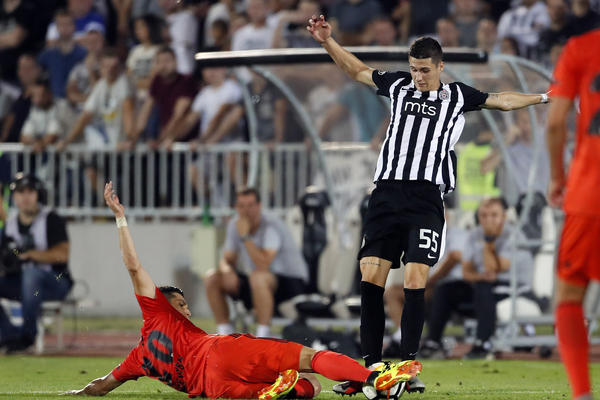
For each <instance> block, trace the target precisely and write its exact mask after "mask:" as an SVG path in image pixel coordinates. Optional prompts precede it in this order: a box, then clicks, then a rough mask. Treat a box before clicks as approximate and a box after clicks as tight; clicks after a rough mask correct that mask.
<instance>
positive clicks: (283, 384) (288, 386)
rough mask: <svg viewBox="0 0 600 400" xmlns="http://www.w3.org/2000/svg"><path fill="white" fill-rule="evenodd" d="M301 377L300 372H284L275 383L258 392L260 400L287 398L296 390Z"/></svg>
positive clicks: (291, 370)
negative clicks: (287, 395)
mask: <svg viewBox="0 0 600 400" xmlns="http://www.w3.org/2000/svg"><path fill="white" fill-rule="evenodd" d="M299 375H300V374H299V373H298V371H296V370H293V369H288V370H287V371H283V372H282V373H281V374H279V377H278V378H277V380H276V381H275V383H273V384H272V385H269V386H267V387H266V388H264V389H262V390H261V391H259V392H258V398H259V400H274V399H278V398H280V397H282V396H285V395H286V394H288V393H289V392H290V391H291V390H292V389H293V388H294V386H295V385H296V382H298V376H299Z"/></svg>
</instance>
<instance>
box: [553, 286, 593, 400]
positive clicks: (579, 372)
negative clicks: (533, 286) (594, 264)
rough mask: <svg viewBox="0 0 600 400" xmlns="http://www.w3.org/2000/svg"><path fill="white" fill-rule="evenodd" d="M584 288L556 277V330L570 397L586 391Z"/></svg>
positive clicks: (587, 392)
mask: <svg viewBox="0 0 600 400" xmlns="http://www.w3.org/2000/svg"><path fill="white" fill-rule="evenodd" d="M585 292H586V288H585V287H582V286H577V285H573V284H570V283H567V282H565V281H562V280H559V281H558V290H557V306H556V332H557V336H558V348H559V351H560V356H561V359H562V361H563V364H564V366H565V369H566V371H567V375H568V377H569V383H570V384H571V390H572V393H573V398H574V399H579V398H584V397H583V396H585V395H587V394H589V393H590V373H589V365H588V352H589V343H588V335H587V331H586V328H585V322H584V316H583V306H582V303H583V299H584V297H585Z"/></svg>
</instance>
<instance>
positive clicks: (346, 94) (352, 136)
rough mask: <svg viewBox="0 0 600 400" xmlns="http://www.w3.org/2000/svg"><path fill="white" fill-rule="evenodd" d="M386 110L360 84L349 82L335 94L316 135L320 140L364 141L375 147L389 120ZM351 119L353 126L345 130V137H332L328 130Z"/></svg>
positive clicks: (375, 97)
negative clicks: (334, 100)
mask: <svg viewBox="0 0 600 400" xmlns="http://www.w3.org/2000/svg"><path fill="white" fill-rule="evenodd" d="M388 114H389V112H388V111H387V109H386V107H385V106H384V105H383V104H381V101H379V99H378V98H377V96H376V95H375V93H373V91H372V90H371V89H369V88H368V87H366V86H364V85H359V84H356V83H355V82H349V83H347V84H345V85H344V87H343V88H342V90H341V91H340V92H339V94H338V99H337V101H336V102H335V103H334V104H332V105H331V106H330V107H329V108H328V109H327V111H326V113H325V118H324V120H323V122H322V124H321V126H320V128H319V131H318V133H319V136H320V137H321V138H323V139H324V140H329V141H343V142H354V141H357V142H365V143H371V144H372V146H373V148H375V147H376V144H375V141H377V140H379V139H378V138H379V137H381V136H382V135H383V134H384V133H385V131H386V128H387V124H388V123H389V119H388V118H387V117H388ZM349 118H351V119H354V124H353V125H354V126H356V127H357V128H358V129H353V130H350V131H347V132H346V137H345V138H334V137H331V136H330V133H331V132H330V131H331V129H332V128H333V126H334V125H337V124H338V122H339V121H340V120H342V119H343V120H346V119H349Z"/></svg>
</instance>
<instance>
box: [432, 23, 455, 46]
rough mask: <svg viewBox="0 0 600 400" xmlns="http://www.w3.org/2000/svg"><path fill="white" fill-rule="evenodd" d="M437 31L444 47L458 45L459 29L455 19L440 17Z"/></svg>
mask: <svg viewBox="0 0 600 400" xmlns="http://www.w3.org/2000/svg"><path fill="white" fill-rule="evenodd" d="M435 25H436V33H437V37H438V39H439V41H440V45H442V46H443V47H458V46H460V42H459V34H460V33H459V31H458V28H457V27H456V23H455V22H454V20H452V19H450V18H440V19H438V21H437V22H436V24H435Z"/></svg>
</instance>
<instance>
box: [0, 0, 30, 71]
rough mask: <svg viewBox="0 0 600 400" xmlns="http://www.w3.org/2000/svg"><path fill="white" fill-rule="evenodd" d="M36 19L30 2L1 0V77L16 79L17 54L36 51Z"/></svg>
mask: <svg viewBox="0 0 600 400" xmlns="http://www.w3.org/2000/svg"><path fill="white" fill-rule="evenodd" d="M38 29H39V26H38V19H37V16H36V13H35V11H34V10H33V7H32V6H31V4H30V3H28V2H26V1H23V0H3V1H2V6H1V9H0V67H1V71H2V78H3V79H4V80H6V81H15V80H16V78H17V77H16V75H15V71H16V67H17V60H18V59H19V56H20V55H21V54H23V53H25V52H33V51H37V50H38V49H37V46H36V43H35V40H36V38H37V35H36V31H37V30H38Z"/></svg>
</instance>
